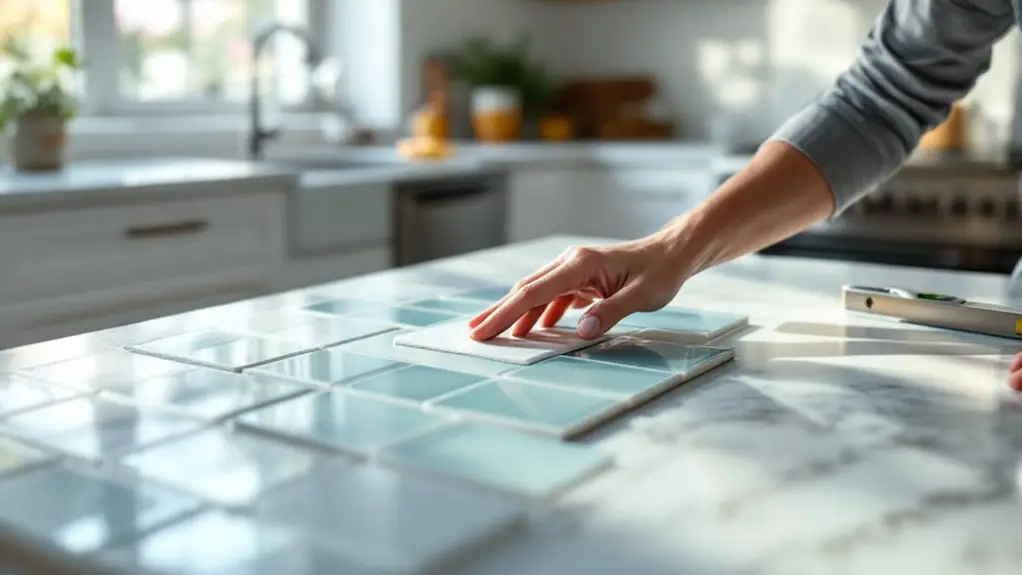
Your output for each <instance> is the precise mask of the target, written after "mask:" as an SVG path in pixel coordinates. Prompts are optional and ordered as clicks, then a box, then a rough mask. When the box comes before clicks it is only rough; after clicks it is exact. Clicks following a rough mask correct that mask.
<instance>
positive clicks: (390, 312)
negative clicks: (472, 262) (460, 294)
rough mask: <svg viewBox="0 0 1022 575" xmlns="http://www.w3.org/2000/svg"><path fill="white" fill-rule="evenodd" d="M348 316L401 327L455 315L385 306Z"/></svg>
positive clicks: (419, 325)
mask: <svg viewBox="0 0 1022 575" xmlns="http://www.w3.org/2000/svg"><path fill="white" fill-rule="evenodd" d="M350 317H354V318H360V319H366V320H370V321H375V322H382V323H388V324H391V325H395V326H402V327H425V326H427V325H433V324H435V323H440V322H444V321H450V320H452V319H454V318H456V317H457V315H455V314H453V313H440V312H437V311H426V310H422V309H415V308H411V307H398V306H394V307H385V308H382V309H374V310H368V311H359V312H355V313H352V314H351V316H350Z"/></svg>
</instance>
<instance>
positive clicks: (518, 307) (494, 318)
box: [471, 262, 587, 340]
mask: <svg viewBox="0 0 1022 575" xmlns="http://www.w3.org/2000/svg"><path fill="white" fill-rule="evenodd" d="M586 277H587V276H586V272H585V271H584V270H583V268H582V267H581V266H579V265H578V264H575V263H573V262H568V263H565V264H563V265H561V266H560V267H558V268H557V269H555V270H553V271H551V272H550V273H548V274H547V275H546V276H545V277H543V278H542V279H540V280H538V281H535V282H533V283H532V284H530V285H529V286H527V287H525V288H522V289H521V290H519V291H518V292H517V293H516V294H515V295H513V296H512V297H511V298H509V299H508V300H507V301H506V302H504V304H503V305H501V306H500V307H499V308H498V309H497V310H495V311H494V312H493V313H492V314H490V316H489V317H487V318H486V320H484V321H483V322H482V323H480V324H479V325H478V326H476V328H475V329H474V330H472V332H471V336H472V338H473V339H477V340H486V339H490V338H492V337H494V336H496V335H497V334H500V333H503V332H504V331H505V330H507V329H508V328H509V327H511V326H512V324H514V323H515V321H517V320H518V318H520V317H522V316H523V315H525V314H526V313H527V312H528V311H529V310H531V309H533V308H536V307H540V306H546V304H548V303H550V302H552V301H553V300H554V299H555V298H557V297H558V296H561V295H564V294H567V293H571V292H573V291H575V289H576V288H577V287H578V285H579V284H581V283H584V282H585V280H586Z"/></svg>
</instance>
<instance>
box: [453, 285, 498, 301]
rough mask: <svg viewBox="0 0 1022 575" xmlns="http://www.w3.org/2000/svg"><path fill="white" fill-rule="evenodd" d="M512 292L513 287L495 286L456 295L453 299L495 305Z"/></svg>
mask: <svg viewBox="0 0 1022 575" xmlns="http://www.w3.org/2000/svg"><path fill="white" fill-rule="evenodd" d="M510 292H511V286H509V285H508V286H493V287H485V288H479V289H474V290H470V291H465V292H460V293H456V294H454V295H453V296H452V297H456V298H459V299H467V300H475V301H482V302H488V303H493V302H495V301H497V300H499V299H500V298H502V297H504V296H506V295H507V294H508V293H510Z"/></svg>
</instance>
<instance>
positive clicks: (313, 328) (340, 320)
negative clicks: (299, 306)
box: [264, 314, 395, 349]
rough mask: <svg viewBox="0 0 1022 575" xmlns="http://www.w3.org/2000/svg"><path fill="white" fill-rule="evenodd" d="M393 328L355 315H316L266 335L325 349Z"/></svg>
mask: <svg viewBox="0 0 1022 575" xmlns="http://www.w3.org/2000/svg"><path fill="white" fill-rule="evenodd" d="M309 315H312V314H309ZM393 329H395V328H394V326H392V325H389V324H385V323H380V322H374V321H369V320H363V319H357V318H353V317H319V316H314V318H313V321H311V322H308V323H306V324H303V325H299V326H293V327H289V328H286V329H282V330H279V331H267V332H265V334H264V335H265V336H266V337H269V338H272V339H279V340H283V341H287V342H292V343H295V344H297V345H300V346H303V347H309V348H316V349H324V348H328V347H333V346H335V345H339V344H342V343H345V342H348V341H354V340H356V339H361V338H363V337H369V336H371V335H376V334H379V333H383V332H385V331H390V330H393Z"/></svg>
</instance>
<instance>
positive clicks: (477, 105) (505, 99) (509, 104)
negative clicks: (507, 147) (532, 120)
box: [472, 86, 522, 142]
mask: <svg viewBox="0 0 1022 575" xmlns="http://www.w3.org/2000/svg"><path fill="white" fill-rule="evenodd" d="M472 127H473V130H474V132H475V137H476V139H477V140H479V141H480V142H512V141H515V140H517V139H518V138H519V137H520V135H521V130H522V97H521V93H520V92H519V91H518V90H517V89H515V88H509V87H503V86H481V87H479V88H476V89H475V90H473V92H472Z"/></svg>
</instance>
